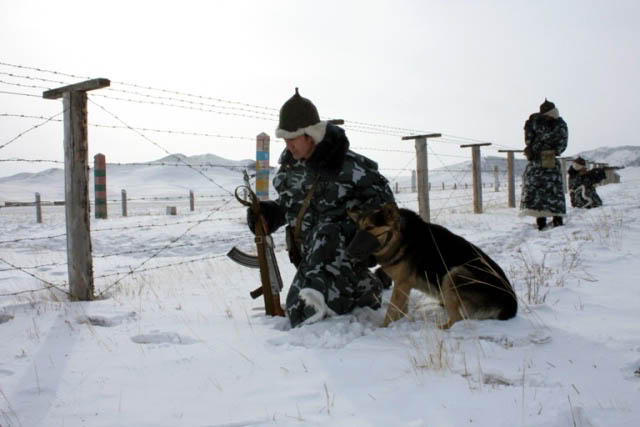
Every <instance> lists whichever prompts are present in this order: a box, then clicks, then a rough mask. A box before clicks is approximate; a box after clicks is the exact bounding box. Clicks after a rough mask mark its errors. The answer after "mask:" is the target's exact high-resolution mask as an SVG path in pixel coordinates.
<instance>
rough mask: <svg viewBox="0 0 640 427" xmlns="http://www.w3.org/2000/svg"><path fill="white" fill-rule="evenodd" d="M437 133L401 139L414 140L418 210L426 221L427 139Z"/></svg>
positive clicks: (438, 135)
mask: <svg viewBox="0 0 640 427" xmlns="http://www.w3.org/2000/svg"><path fill="white" fill-rule="evenodd" d="M441 136H442V135H441V134H439V133H431V134H428V135H414V136H403V137H402V140H403V141H406V140H410V139H413V140H415V144H416V159H417V160H416V162H417V172H418V173H417V174H418V210H419V213H420V216H421V217H422V219H423V220H425V221H426V222H429V221H430V220H431V214H430V212H429V160H428V157H427V139H429V138H439V137H441Z"/></svg>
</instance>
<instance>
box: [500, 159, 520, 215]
mask: <svg viewBox="0 0 640 427" xmlns="http://www.w3.org/2000/svg"><path fill="white" fill-rule="evenodd" d="M523 152H524V150H498V153H507V193H508V194H509V195H508V196H507V197H508V206H509V207H510V208H515V207H516V181H515V168H514V162H513V153H523Z"/></svg>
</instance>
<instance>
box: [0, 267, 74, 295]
mask: <svg viewBox="0 0 640 427" xmlns="http://www.w3.org/2000/svg"><path fill="white" fill-rule="evenodd" d="M0 261H2V262H3V263H5V264H7V265H9V266H11V267H13V269H14V270H18V271H21V272H23V273H25V274H26V275H28V276H31V277H33V278H34V279H36V280H38V281H40V282H42V283H44V284H45V285H47V286H46V287H44V288H40V289H33V290H24V291H17V292H12V293H7V294H0V297H1V296H14V295H20V294H24V293H32V292H41V291H45V290H51V289H56V290H58V291H60V292H62V293H64V294H66V295H68V296H71V294H70V293H69V292H67V291H66V290H64V289H62V288H61V287H60V286H59V285H56V284H55V283H51V282H49V281H48V280H45V279H43V278H42V277H38V276H36V275H35V274H33V273H31V272H29V271H26V270H23V269H21V268H20V267H18V266H16V265H14V264H13V263H11V262H9V261H7V260H6V259H4V258H0Z"/></svg>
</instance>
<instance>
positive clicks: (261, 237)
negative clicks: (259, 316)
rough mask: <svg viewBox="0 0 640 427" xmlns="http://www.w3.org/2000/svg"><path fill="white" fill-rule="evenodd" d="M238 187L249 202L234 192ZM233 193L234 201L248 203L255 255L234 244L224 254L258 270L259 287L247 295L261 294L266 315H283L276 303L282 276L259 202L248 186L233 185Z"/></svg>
mask: <svg viewBox="0 0 640 427" xmlns="http://www.w3.org/2000/svg"><path fill="white" fill-rule="evenodd" d="M238 190H243V192H245V193H246V194H248V195H249V199H250V201H246V200H243V199H242V198H241V197H240V196H239V195H238ZM235 196H236V199H238V201H239V202H240V203H241V204H243V205H245V206H248V207H249V208H250V209H251V212H252V213H253V215H254V218H255V219H256V227H255V235H256V238H255V241H256V249H257V251H258V255H249V254H247V253H244V252H242V251H241V250H240V249H238V248H236V247H235V246H234V247H232V248H231V250H230V251H229V252H228V253H227V256H228V257H229V258H231V259H232V260H234V261H235V262H237V263H238V264H240V265H243V266H245V267H250V268H259V269H260V281H261V282H262V286H260V287H259V288H257V289H255V290H253V291H251V292H249V295H250V296H251V298H253V299H256V298H258V297H260V295H262V296H264V309H265V312H266V314H267V315H269V316H284V310H282V306H281V305H280V291H281V290H282V277H281V276H280V270H279V269H278V262H277V260H276V255H275V252H274V250H273V246H274V245H273V238H272V237H271V234H269V229H268V227H267V222H266V221H265V219H264V217H263V216H262V214H261V213H260V201H259V200H258V196H256V193H254V192H253V190H251V188H249V187H247V186H245V185H241V186H239V187H237V188H236V191H235Z"/></svg>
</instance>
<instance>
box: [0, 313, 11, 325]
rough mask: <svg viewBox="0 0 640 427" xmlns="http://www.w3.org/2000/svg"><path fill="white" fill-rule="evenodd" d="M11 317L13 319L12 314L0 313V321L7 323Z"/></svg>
mask: <svg viewBox="0 0 640 427" xmlns="http://www.w3.org/2000/svg"><path fill="white" fill-rule="evenodd" d="M11 319H13V315H11V314H7V313H0V323H7V322H8V321H9V320H11Z"/></svg>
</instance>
